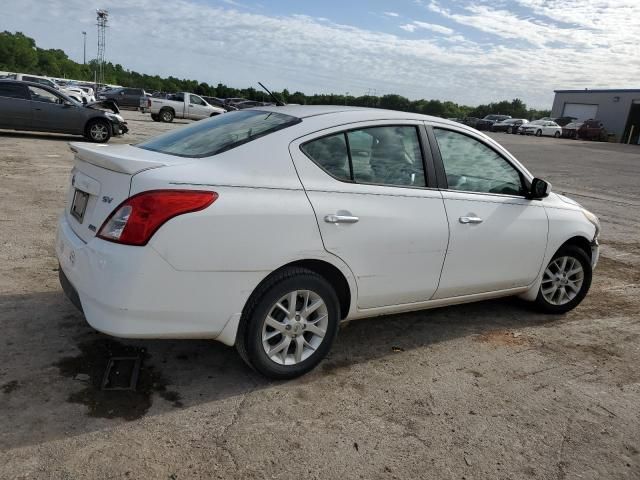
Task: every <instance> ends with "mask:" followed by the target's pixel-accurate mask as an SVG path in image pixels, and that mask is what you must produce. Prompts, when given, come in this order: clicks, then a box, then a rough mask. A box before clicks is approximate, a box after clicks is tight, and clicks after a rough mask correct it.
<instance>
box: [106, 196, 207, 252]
mask: <svg viewBox="0 0 640 480" xmlns="http://www.w3.org/2000/svg"><path fill="white" fill-rule="evenodd" d="M217 198H218V194H217V193H216V192H209V191H201V190H151V191H148V192H142V193H139V194H137V195H134V196H133V197H131V198H128V199H127V200H125V201H124V202H122V203H121V204H120V205H118V206H117V207H116V209H115V210H114V211H113V212H112V213H111V215H109V217H108V218H107V219H106V220H105V222H104V223H103V224H102V227H100V230H99V231H98V237H99V238H102V239H103V240H109V241H110V242H116V243H123V244H126V245H146V244H147V242H148V241H149V239H151V237H152V236H153V234H154V233H155V232H156V231H157V230H158V229H159V228H160V227H161V226H162V225H163V224H164V223H165V222H167V221H168V220H170V219H172V218H173V217H177V216H178V215H183V214H185V213H191V212H197V211H199V210H202V209H204V208H207V207H208V206H209V205H211V204H212V203H213V202H215V201H216V199H217Z"/></svg>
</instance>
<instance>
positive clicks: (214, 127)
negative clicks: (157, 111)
mask: <svg viewBox="0 0 640 480" xmlns="http://www.w3.org/2000/svg"><path fill="white" fill-rule="evenodd" d="M300 122H301V120H300V119H299V118H297V117H292V116H291V115H285V114H282V113H277V112H264V111H258V110H243V111H238V112H230V113H225V114H224V115H217V116H215V117H212V118H210V119H208V120H201V121H199V122H197V123H193V124H191V125H189V126H188V127H184V128H181V129H179V130H174V131H172V132H168V133H165V134H164V135H160V136H158V137H155V138H152V139H151V140H147V141H146V142H142V143H139V144H138V145H136V146H137V147H139V148H143V149H145V150H152V151H154V152H160V153H167V154H169V155H177V156H179V157H191V158H201V157H210V156H212V155H216V154H218V153H222V152H225V151H227V150H231V149H232V148H235V147H237V146H240V145H242V144H245V143H248V142H250V141H252V140H255V139H257V138H260V137H263V136H265V135H268V134H270V133H273V132H276V131H278V130H282V129H283V128H287V127H290V126H292V125H295V124H297V123H300Z"/></svg>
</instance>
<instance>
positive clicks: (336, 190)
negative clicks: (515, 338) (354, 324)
mask: <svg viewBox="0 0 640 480" xmlns="http://www.w3.org/2000/svg"><path fill="white" fill-rule="evenodd" d="M71 149H72V150H73V152H74V153H75V156H76V159H75V166H74V168H73V172H72V180H71V186H70V189H69V193H68V198H67V200H68V204H67V207H66V208H65V211H64V213H63V215H62V216H61V217H60V220H59V225H58V236H57V244H56V251H57V256H58V259H59V261H60V265H61V269H60V279H61V283H62V286H63V288H64V290H65V292H66V293H67V295H68V296H69V297H70V298H71V300H72V301H73V302H74V303H75V304H76V305H77V306H78V307H79V308H81V309H82V311H83V312H84V314H85V317H86V319H87V321H88V322H89V324H91V326H93V327H94V328H96V329H97V330H100V331H102V332H105V333H107V334H110V335H115V336H120V337H128V338H159V337H162V338H211V339H216V340H218V341H220V342H223V343H225V344H227V345H235V346H236V347H237V349H238V350H239V352H240V353H241V355H242V357H243V358H244V359H245V360H246V361H247V362H248V363H249V365H251V366H252V367H253V368H255V369H256V370H257V371H259V372H261V373H262V374H264V375H267V376H270V377H272V378H291V377H295V376H297V375H301V374H303V373H305V372H307V371H309V370H310V369H312V368H313V367H314V366H315V365H317V364H318V363H319V362H320V361H321V359H322V358H323V357H324V356H325V355H326V354H327V352H328V351H329V349H330V347H331V344H332V343H333V341H334V338H335V336H336V333H337V331H338V325H339V323H340V322H343V321H347V320H354V319H358V318H366V317H373V316H377V315H386V314H391V313H398V312H407V311H413V310H421V309H428V308H433V307H441V306H444V305H453V304H459V303H466V302H473V301H478V300H485V299H489V298H496V297H504V296H509V295H518V296H520V297H521V298H523V299H525V300H528V301H531V302H533V303H534V304H535V305H536V306H537V307H538V308H539V309H540V310H542V311H544V312H548V313H555V314H559V313H564V312H566V311H568V310H570V309H572V308H574V307H575V306H577V305H578V304H579V303H580V302H581V301H582V299H583V298H584V297H585V295H586V294H587V291H588V290H589V286H590V284H591V275H592V269H593V268H594V267H595V265H596V262H597V259H598V242H597V239H598V232H599V223H598V219H597V218H596V217H595V216H594V215H593V214H592V213H590V212H588V211H587V210H585V209H584V208H582V207H581V206H580V205H578V204H577V203H576V202H574V201H572V200H570V199H568V198H566V197H564V196H561V195H558V194H555V193H551V192H550V188H551V187H550V185H549V184H548V183H547V182H545V181H544V180H540V179H537V178H534V176H533V175H532V174H531V173H529V172H528V171H527V170H526V168H525V167H524V166H523V165H522V164H520V163H519V162H518V161H517V160H516V159H515V158H514V157H513V156H512V155H511V154H510V153H509V152H508V151H506V150H505V149H504V148H503V147H502V146H500V145H499V144H498V143H497V142H495V141H493V140H492V139H491V138H489V137H487V136H485V135H483V134H482V133H480V132H478V131H476V130H475V129H472V128H469V127H466V126H464V125H461V124H459V123H455V122H451V121H447V120H443V119H440V118H434V117H427V116H423V115H417V114H410V113H405V112H395V111H385V110H378V109H359V108H350V107H343V106H340V107H328V106H322V107H321V106H285V107H262V108H256V109H248V110H241V111H237V112H232V113H227V114H225V115H220V116H218V117H214V118H211V119H208V120H204V121H201V122H198V123H194V124H192V125H189V126H185V127H183V128H179V129H176V130H173V131H171V132H169V133H166V134H164V135H161V136H159V137H156V138H152V139H150V140H147V141H145V142H143V143H140V144H137V145H99V146H97V145H90V144H80V143H73V144H71Z"/></svg>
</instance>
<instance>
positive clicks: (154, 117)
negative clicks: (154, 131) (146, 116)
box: [151, 113, 160, 122]
mask: <svg viewBox="0 0 640 480" xmlns="http://www.w3.org/2000/svg"><path fill="white" fill-rule="evenodd" d="M151 120H153V121H154V122H159V121H160V116H159V115H158V114H157V113H152V114H151Z"/></svg>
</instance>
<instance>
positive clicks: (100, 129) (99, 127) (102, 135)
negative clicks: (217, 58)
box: [84, 119, 113, 143]
mask: <svg viewBox="0 0 640 480" xmlns="http://www.w3.org/2000/svg"><path fill="white" fill-rule="evenodd" d="M84 135H85V137H86V138H88V139H89V140H91V141H92V142H94V143H105V142H108V141H109V139H110V138H111V135H113V129H112V128H111V124H110V123H109V122H107V121H106V120H101V119H97V120H91V121H90V122H89V123H87V126H86V128H85V134H84Z"/></svg>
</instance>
